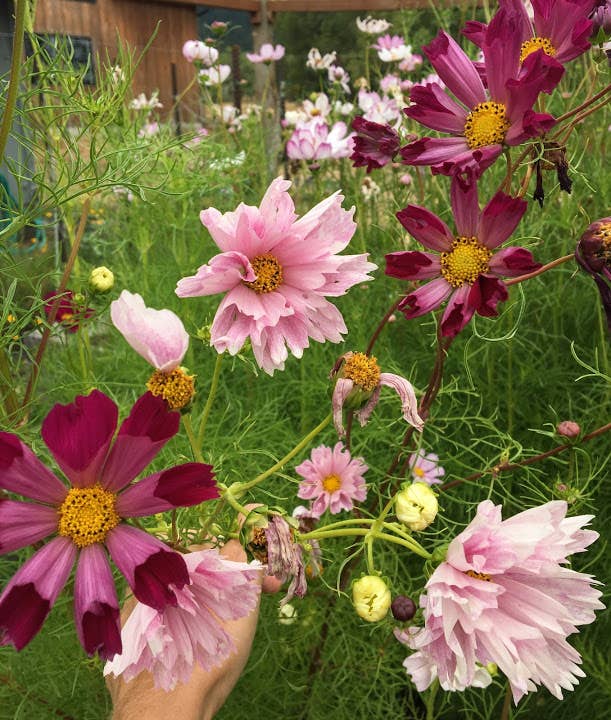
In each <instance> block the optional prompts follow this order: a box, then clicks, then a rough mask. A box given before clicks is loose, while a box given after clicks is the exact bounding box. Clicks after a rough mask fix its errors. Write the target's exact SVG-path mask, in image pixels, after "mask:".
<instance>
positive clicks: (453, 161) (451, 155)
mask: <svg viewBox="0 0 611 720" xmlns="http://www.w3.org/2000/svg"><path fill="white" fill-rule="evenodd" d="M502 152H503V146H502V145H500V144H497V145H486V146H485V147H481V148H478V149H477V150H471V149H470V148H469V146H468V145H467V141H466V140H465V138H464V137H449V138H430V137H425V138H421V139H420V140H416V141H415V142H413V143H410V144H409V145H405V147H402V148H401V150H400V151H399V153H400V154H401V157H402V158H403V162H404V163H405V165H431V170H432V172H433V174H434V175H456V174H458V173H466V174H471V175H473V176H474V177H475V178H478V177H479V176H480V175H481V174H482V173H483V172H484V170H486V169H487V168H489V167H490V166H491V165H492V164H493V163H494V161H495V160H496V159H497V158H498V156H499V155H500V154H501V153H502Z"/></svg>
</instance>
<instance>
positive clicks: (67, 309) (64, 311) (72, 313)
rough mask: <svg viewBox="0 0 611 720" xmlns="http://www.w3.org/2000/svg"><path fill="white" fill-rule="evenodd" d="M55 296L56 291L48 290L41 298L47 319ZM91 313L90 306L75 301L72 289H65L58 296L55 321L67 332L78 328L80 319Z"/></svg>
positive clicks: (73, 331)
mask: <svg viewBox="0 0 611 720" xmlns="http://www.w3.org/2000/svg"><path fill="white" fill-rule="evenodd" d="M57 296H58V294H57V293H56V292H49V293H47V294H46V295H45V296H44V298H43V300H44V301H45V314H46V316H47V319H49V318H50V317H51V314H52V311H53V305H54V303H55V302H56V298H57ZM93 313H94V311H93V310H92V309H91V308H88V307H84V306H83V305H81V304H80V303H78V302H77V300H76V298H75V296H74V293H73V292H72V290H66V291H64V293H62V295H61V296H60V298H59V303H58V305H57V312H56V313H55V322H56V323H60V324H61V325H63V326H64V327H65V328H66V329H67V330H68V332H71V333H75V332H76V331H77V330H78V329H79V324H80V323H81V321H82V320H85V319H87V318H89V317H91V316H92V315H93Z"/></svg>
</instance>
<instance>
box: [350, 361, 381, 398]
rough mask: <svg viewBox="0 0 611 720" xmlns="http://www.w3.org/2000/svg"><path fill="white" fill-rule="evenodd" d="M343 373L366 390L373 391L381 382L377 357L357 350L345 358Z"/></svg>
mask: <svg viewBox="0 0 611 720" xmlns="http://www.w3.org/2000/svg"><path fill="white" fill-rule="evenodd" d="M342 374H343V377H345V378H348V379H349V380H352V382H353V383H354V384H355V385H358V386H359V388H361V389H363V390H365V391H366V392H372V391H373V390H374V389H375V388H376V387H377V385H378V383H379V382H380V366H379V365H378V363H377V360H376V358H374V357H368V356H367V355H365V353H361V352H355V353H353V354H352V356H351V357H349V358H347V359H346V360H345V362H344V367H343V368H342Z"/></svg>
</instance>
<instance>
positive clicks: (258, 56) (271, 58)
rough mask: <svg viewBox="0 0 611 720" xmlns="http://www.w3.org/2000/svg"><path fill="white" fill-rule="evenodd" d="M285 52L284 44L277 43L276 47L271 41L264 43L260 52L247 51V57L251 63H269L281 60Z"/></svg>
mask: <svg viewBox="0 0 611 720" xmlns="http://www.w3.org/2000/svg"><path fill="white" fill-rule="evenodd" d="M284 52H285V48H284V45H276V47H274V46H273V45H271V44H270V43H263V45H261V47H260V48H259V52H258V53H246V57H247V58H248V59H249V60H250V62H251V63H255V64H256V63H266V64H269V63H271V62H277V61H278V60H281V59H282V58H283V57H284Z"/></svg>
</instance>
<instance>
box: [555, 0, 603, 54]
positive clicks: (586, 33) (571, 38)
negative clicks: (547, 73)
mask: <svg viewBox="0 0 611 720" xmlns="http://www.w3.org/2000/svg"><path fill="white" fill-rule="evenodd" d="M587 5H590V2H588V3H587ZM607 7H608V6H607ZM607 12H608V11H607ZM563 19H564V20H565V21H567V20H568V22H571V20H570V19H569V18H567V17H565V18H563ZM571 24H572V30H571V29H569V32H567V34H566V35H565V36H564V39H563V41H562V42H560V43H558V47H557V48H556V55H555V56H554V57H555V58H556V60H558V62H560V63H566V62H569V60H574V59H575V58H576V57H578V56H579V55H582V54H583V53H584V52H586V50H589V49H590V47H591V43H590V42H589V40H588V38H589V37H590V36H591V35H592V29H593V27H594V23H593V21H592V20H589V19H588V18H585V17H582V18H580V19H579V20H577V21H576V22H575V21H572V22H571ZM556 33H558V29H556ZM558 34H559V33H558ZM552 44H553V42H552Z"/></svg>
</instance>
